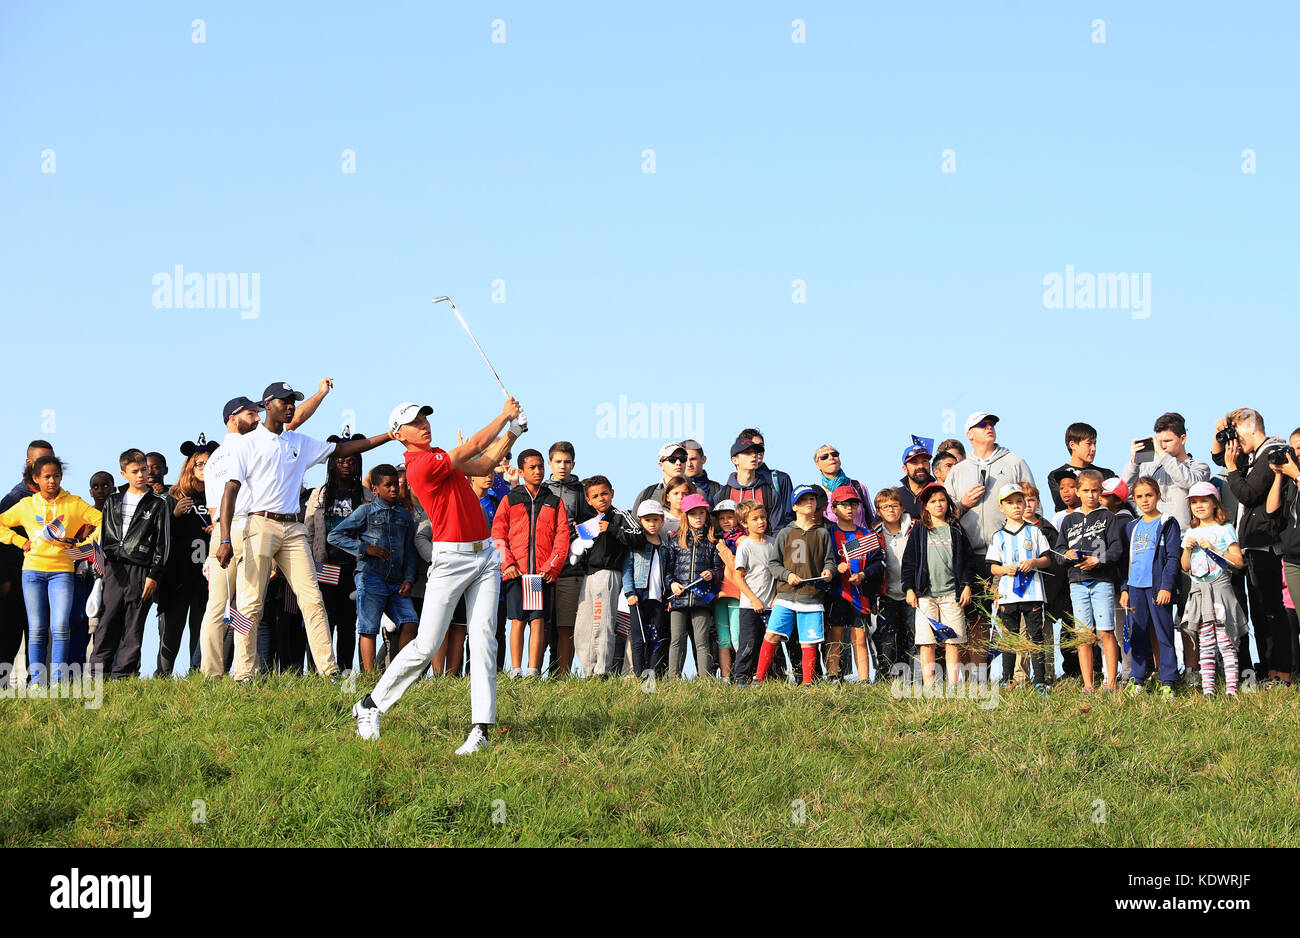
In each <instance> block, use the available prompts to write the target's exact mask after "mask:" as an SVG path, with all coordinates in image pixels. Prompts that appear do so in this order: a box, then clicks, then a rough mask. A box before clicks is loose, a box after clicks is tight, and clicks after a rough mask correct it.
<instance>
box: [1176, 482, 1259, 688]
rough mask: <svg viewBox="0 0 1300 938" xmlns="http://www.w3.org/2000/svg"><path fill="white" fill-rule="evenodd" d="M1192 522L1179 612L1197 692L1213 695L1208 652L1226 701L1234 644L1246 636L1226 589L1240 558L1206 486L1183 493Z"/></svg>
mask: <svg viewBox="0 0 1300 938" xmlns="http://www.w3.org/2000/svg"><path fill="white" fill-rule="evenodd" d="M1187 500H1188V504H1189V507H1190V509H1191V513H1192V523H1191V526H1190V527H1189V528H1188V529H1187V533H1186V534H1184V535H1183V553H1182V557H1181V558H1180V560H1179V564H1180V566H1181V567H1182V568H1183V570H1185V571H1186V572H1187V573H1188V575H1189V576H1190V577H1191V580H1192V586H1191V589H1190V590H1189V591H1188V594H1187V606H1186V608H1185V609H1184V610H1183V628H1184V629H1195V630H1197V632H1198V633H1199V636H1200V646H1201V661H1200V664H1201V693H1203V694H1205V695H1206V696H1207V697H1209V696H1211V695H1213V694H1214V653H1215V649H1216V648H1217V649H1218V652H1219V654H1220V655H1222V657H1223V680H1224V683H1225V684H1226V685H1227V688H1226V689H1227V694H1228V696H1229V697H1236V696H1237V679H1238V677H1239V672H1238V660H1237V648H1236V644H1237V642H1238V641H1240V640H1241V639H1242V638H1243V637H1245V635H1246V614H1245V613H1244V612H1243V611H1242V608H1241V603H1240V602H1239V601H1238V600H1237V595H1236V592H1235V591H1234V590H1233V588H1232V578H1231V575H1230V574H1229V569H1228V568H1231V569H1233V570H1240V569H1242V568H1243V567H1244V566H1245V565H1246V558H1245V557H1244V556H1243V555H1242V553H1241V546H1240V545H1239V544H1238V543H1237V532H1236V529H1235V528H1234V527H1233V526H1232V525H1231V524H1229V523H1228V516H1227V515H1226V514H1225V513H1224V511H1223V506H1222V505H1221V504H1220V503H1219V490H1218V489H1216V488H1215V487H1214V483H1212V482H1194V483H1192V485H1191V486H1190V487H1189V488H1188V490H1187Z"/></svg>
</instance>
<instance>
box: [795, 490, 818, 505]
mask: <svg viewBox="0 0 1300 938" xmlns="http://www.w3.org/2000/svg"><path fill="white" fill-rule="evenodd" d="M816 494H817V486H815V485H796V486H795V487H794V491H793V492H791V493H790V507H791V508H793V507H794V503H795V502H797V501H798V500H799V499H801V498H803V497H804V496H805V495H816Z"/></svg>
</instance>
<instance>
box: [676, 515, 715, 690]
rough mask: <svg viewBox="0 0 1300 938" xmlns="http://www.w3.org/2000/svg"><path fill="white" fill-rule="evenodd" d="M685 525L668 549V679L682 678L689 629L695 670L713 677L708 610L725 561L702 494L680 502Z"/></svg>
mask: <svg viewBox="0 0 1300 938" xmlns="http://www.w3.org/2000/svg"><path fill="white" fill-rule="evenodd" d="M682 519H683V520H682V525H681V527H680V528H679V529H678V531H677V537H676V539H675V540H674V541H673V542H672V543H671V544H669V546H668V564H667V568H668V569H667V582H668V587H669V589H671V590H672V593H673V598H672V600H671V602H670V603H669V610H670V611H669V619H668V627H669V634H670V639H669V645H668V674H669V676H670V677H681V676H682V665H683V664H684V662H685V658H686V639H687V632H688V630H689V632H690V635H691V638H692V641H693V642H694V643H695V668H696V671H697V672H698V673H699V675H700V676H701V677H703V676H704V675H706V674H712V673H713V654H712V651H711V644H712V642H711V636H712V632H713V613H712V611H711V610H710V605H711V604H712V602H713V598H714V597H715V596H716V595H717V591H718V584H719V583H720V582H721V580H722V557H721V555H720V554H719V553H718V548H717V545H716V544H715V543H714V540H713V539H714V534H713V524H712V521H711V519H710V517H709V500H708V499H707V498H705V497H704V496H703V495H687V496H686V497H685V498H683V499H682Z"/></svg>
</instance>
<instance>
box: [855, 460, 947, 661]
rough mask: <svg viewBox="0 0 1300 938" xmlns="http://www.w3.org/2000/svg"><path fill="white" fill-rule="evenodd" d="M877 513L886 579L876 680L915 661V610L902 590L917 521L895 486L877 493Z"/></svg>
mask: <svg viewBox="0 0 1300 938" xmlns="http://www.w3.org/2000/svg"><path fill="white" fill-rule="evenodd" d="M936 481H938V480H936ZM876 514H878V515H879V516H880V523H879V524H877V525H876V534H877V535H879V537H880V541H881V543H882V544H883V545H884V549H885V558H884V559H885V578H884V582H883V583H882V584H881V590H880V605H879V608H878V611H877V614H876V634H875V645H876V679H877V680H879V679H880V678H881V676H882V675H889V674H892V673H893V671H894V668H895V667H896V666H897V665H898V664H900V663H903V662H907V663H915V660H916V657H915V656H916V651H915V646H916V635H915V620H916V610H914V609H913V608H912V607H911V606H909V605H908V604H907V591H906V590H905V589H903V551H904V550H905V549H906V547H907V537H908V535H909V534H910V533H911V531H912V525H913V524H915V523H916V522H915V521H914V520H913V518H912V516H911V515H909V514H908V513H907V512H905V511H904V510H903V493H902V491H901V490H899V489H896V488H884V489H881V490H880V491H878V492H876ZM858 677H859V679H860V678H861V675H858Z"/></svg>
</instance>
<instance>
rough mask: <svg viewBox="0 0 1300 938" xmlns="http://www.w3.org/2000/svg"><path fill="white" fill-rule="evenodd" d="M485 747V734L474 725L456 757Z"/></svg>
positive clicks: (486, 743) (486, 741)
mask: <svg viewBox="0 0 1300 938" xmlns="http://www.w3.org/2000/svg"><path fill="white" fill-rule="evenodd" d="M378 732H379V729H378V723H377V722H376V725H375V733H376V734H378ZM487 747H488V738H487V734H486V733H484V732H483V730H481V729H480V728H479V726H478V724H475V725H474V728H473V729H472V730H470V731H469V737H468V738H467V739H466V740H465V744H464V745H463V746H461V747H460V748H459V749H457V750H456V755H458V756H468V755H470V754H471V753H475V752H478V751H479V750H481V749H486V748H487Z"/></svg>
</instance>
